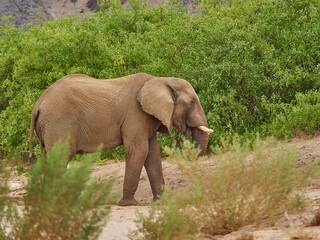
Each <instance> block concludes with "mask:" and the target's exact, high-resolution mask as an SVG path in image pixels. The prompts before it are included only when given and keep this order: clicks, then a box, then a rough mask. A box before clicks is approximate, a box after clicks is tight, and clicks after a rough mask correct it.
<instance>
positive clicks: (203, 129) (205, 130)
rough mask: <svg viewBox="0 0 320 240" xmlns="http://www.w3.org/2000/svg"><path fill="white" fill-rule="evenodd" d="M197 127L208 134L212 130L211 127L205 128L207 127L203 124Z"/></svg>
mask: <svg viewBox="0 0 320 240" xmlns="http://www.w3.org/2000/svg"><path fill="white" fill-rule="evenodd" d="M198 128H199V129H200V130H201V131H204V132H206V133H208V134H210V133H212V132H213V130H212V129H210V128H207V127H205V126H199V127H198Z"/></svg>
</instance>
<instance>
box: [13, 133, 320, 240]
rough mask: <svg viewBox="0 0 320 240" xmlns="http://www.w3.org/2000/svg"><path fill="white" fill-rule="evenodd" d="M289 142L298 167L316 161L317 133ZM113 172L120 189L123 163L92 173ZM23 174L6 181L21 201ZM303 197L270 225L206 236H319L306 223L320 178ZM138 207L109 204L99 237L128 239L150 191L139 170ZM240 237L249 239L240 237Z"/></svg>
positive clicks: (172, 175) (170, 181) (173, 177)
mask: <svg viewBox="0 0 320 240" xmlns="http://www.w3.org/2000/svg"><path fill="white" fill-rule="evenodd" d="M289 145H291V146H295V147H296V148H297V150H298V158H297V162H298V164H299V165H300V166H303V165H306V164H307V163H308V162H310V161H311V160H312V159H314V158H316V159H317V160H318V161H319V160H320V136H315V137H314V138H313V139H310V138H308V137H305V136H300V137H296V138H294V139H292V140H291V141H290V142H289ZM211 161H212V160H211V159H207V160H205V161H203V164H205V165H211V164H212V162H211ZM163 172H164V176H165V182H166V185H167V186H169V187H170V188H171V189H178V188H187V187H188V186H189V184H190V183H189V182H188V179H187V178H186V177H184V176H183V175H182V174H181V173H180V171H179V170H178V169H177V167H176V166H175V165H173V164H170V163H168V162H166V161H164V162H163ZM115 174H116V175H117V181H116V184H115V189H118V190H121V188H122V184H123V179H124V162H118V163H110V164H107V165H102V166H97V167H96V168H95V169H94V172H93V175H94V177H96V178H97V179H99V178H100V179H102V178H108V177H110V176H113V175H115ZM25 181H26V178H25V177H21V176H19V177H18V176H14V177H12V179H11V181H10V184H9V185H10V187H11V190H12V191H11V195H12V196H13V197H14V199H16V201H17V203H18V204H21V198H22V196H23V194H24V189H23V182H25ZM306 196H307V197H308V198H309V199H310V204H309V206H308V207H307V208H306V209H304V210H303V211H298V212H287V213H284V214H281V215H279V216H278V220H277V222H276V224H275V225H274V226H273V227H269V226H267V225H265V224H264V223H257V224H253V225H250V226H245V227H243V228H241V229H240V230H238V231H236V232H233V233H231V234H228V235H226V236H214V238H211V237H210V238H208V239H227V240H232V239H239V237H240V236H246V235H245V234H249V235H251V236H252V237H253V239H258V240H269V239H270V240H271V239H279V240H282V239H283V240H293V239H303V240H307V239H319V240H320V227H310V226H309V225H310V222H311V220H312V219H313V216H314V214H315V212H316V210H317V209H319V208H320V180H317V179H313V180H312V184H311V186H310V187H308V189H307V191H306ZM135 197H136V199H137V200H138V201H139V203H140V204H141V206H130V207H120V206H113V207H112V212H111V214H110V216H109V219H108V222H107V224H106V226H105V227H104V228H103V230H102V232H101V235H100V237H99V240H113V239H114V240H124V239H128V237H127V234H128V233H129V232H130V231H131V230H134V229H136V226H135V222H134V220H135V218H136V212H137V211H139V212H141V213H143V214H148V209H149V206H148V205H149V203H150V202H151V201H152V193H151V188H150V185H149V181H148V178H147V175H146V172H145V171H144V170H143V172H142V174H141V177H140V182H139V186H138V190H137V192H136V195H135ZM241 239H249V238H248V237H246V238H241Z"/></svg>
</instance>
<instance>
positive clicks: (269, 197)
mask: <svg viewBox="0 0 320 240" xmlns="http://www.w3.org/2000/svg"><path fill="white" fill-rule="evenodd" d="M182 151H187V152H189V151H190V149H187V150H182ZM213 158H214V164H215V166H214V167H211V168H208V166H207V167H205V166H204V164H202V163H200V162H199V161H197V160H196V159H194V161H191V162H190V161H185V160H181V159H179V160H175V159H171V160H172V161H174V162H177V163H178V166H179V168H181V170H182V172H183V173H184V174H185V175H187V176H188V177H189V178H190V179H191V180H192V183H193V184H192V188H191V189H188V190H179V191H177V190H170V189H165V192H164V195H163V197H162V198H161V199H160V200H159V201H157V202H155V203H154V204H153V205H152V209H151V211H150V214H149V215H148V216H142V215H140V216H139V218H138V220H137V223H138V230H136V231H135V232H133V233H132V234H131V236H130V237H131V238H132V239H173V238H177V239H186V238H190V239H192V238H197V236H198V234H202V233H204V234H209V235H215V234H226V233H229V232H231V231H234V230H237V229H238V228H240V227H241V226H244V225H247V224H250V223H253V222H254V221H256V220H258V219H264V218H269V219H270V221H271V220H274V219H275V218H276V215H277V214H278V213H281V212H283V211H287V210H290V209H297V208H301V207H303V204H304V198H303V195H302V193H298V191H299V192H301V190H302V189H303V188H304V187H305V186H306V185H307V184H308V180H307V178H308V177H310V176H312V175H313V174H314V173H315V170H316V164H311V165H310V166H307V167H306V168H305V169H303V170H301V169H299V170H298V169H297V168H296V167H297V166H296V161H295V160H296V153H295V150H294V149H290V148H288V147H286V146H276V145H275V142H274V141H273V140H267V141H261V140H259V139H258V140H256V142H255V143H254V144H253V146H252V148H251V147H249V144H245V145H243V146H241V145H240V144H239V143H238V142H236V141H235V142H234V143H233V145H232V146H230V147H229V150H228V151H227V152H222V151H221V153H219V154H217V155H216V156H214V157H213ZM192 236H193V237H192Z"/></svg>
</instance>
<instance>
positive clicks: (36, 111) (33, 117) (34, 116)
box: [29, 106, 39, 163]
mask: <svg viewBox="0 0 320 240" xmlns="http://www.w3.org/2000/svg"><path fill="white" fill-rule="evenodd" d="M38 115H39V109H38V107H37V106H35V107H34V108H33V111H32V115H31V123H30V137H29V162H30V163H33V158H34V155H33V149H32V140H33V133H34V128H35V124H36V121H37V118H38Z"/></svg>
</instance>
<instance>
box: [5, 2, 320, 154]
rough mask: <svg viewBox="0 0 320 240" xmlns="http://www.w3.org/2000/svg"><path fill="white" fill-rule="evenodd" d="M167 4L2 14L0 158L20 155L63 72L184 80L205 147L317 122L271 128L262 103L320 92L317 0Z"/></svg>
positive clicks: (278, 103)
mask: <svg viewBox="0 0 320 240" xmlns="http://www.w3.org/2000/svg"><path fill="white" fill-rule="evenodd" d="M174 2H175V1H173V2H171V3H170V2H169V3H167V4H163V5H161V6H154V7H152V8H147V6H146V4H145V2H144V1H142V0H132V1H130V3H129V8H128V10H124V9H123V8H122V7H121V5H120V3H119V1H117V0H110V1H108V4H109V6H110V7H109V8H108V9H105V8H104V7H101V8H100V9H102V10H101V11H100V12H97V13H96V14H95V16H94V17H86V16H81V17H76V16H74V15H70V16H69V17H64V18H60V19H57V20H55V21H47V22H43V23H41V24H39V25H35V24H29V26H28V28H26V29H22V28H18V29H16V28H14V27H13V26H10V24H8V23H7V22H8V21H9V18H7V17H6V18H3V21H2V23H1V24H0V35H1V38H0V111H1V112H0V154H1V155H2V156H3V157H6V158H9V157H10V156H17V155H25V154H26V149H27V143H28V132H29V124H30V116H31V111H32V107H33V105H34V103H35V101H36V100H37V99H38V97H39V96H40V95H41V93H42V92H43V91H44V90H45V89H46V88H47V87H48V86H50V85H51V84H52V83H53V82H55V81H56V80H57V79H59V78H61V77H62V76H64V75H67V74H72V73H83V74H88V75H90V76H92V77H97V78H113V77H119V76H124V75H128V74H132V73H136V72H147V73H149V74H152V75H154V76H175V77H180V78H183V79H186V80H188V81H189V82H190V83H191V84H192V85H193V86H194V88H195V90H196V92H197V93H198V95H199V97H200V99H201V103H202V106H203V108H204V110H205V113H206V115H207V118H208V123H209V125H210V127H211V128H213V129H214V130H215V134H213V135H211V136H210V139H209V145H210V146H215V145H217V144H218V143H219V141H220V139H221V138H225V139H227V138H232V137H233V136H234V135H235V134H236V133H237V134H238V135H241V136H243V138H244V139H246V138H251V139H252V138H254V136H255V135H256V134H257V133H260V135H261V136H266V135H269V134H276V135H279V136H283V135H290V134H292V133H294V132H295V131H300V130H304V129H307V131H308V132H312V131H314V130H317V129H318V125H319V124H320V122H319V120H318V118H315V119H313V120H314V121H313V123H312V125H310V126H306V125H305V123H301V125H303V127H302V128H299V129H297V128H289V130H287V129H285V128H279V127H277V125H279V124H278V122H277V120H276V122H275V123H274V122H273V120H274V119H279V118H280V119H282V118H283V111H282V112H281V111H280V112H279V115H277V114H276V112H274V111H272V114H270V109H269V108H268V106H269V107H270V106H272V108H273V109H277V108H283V107H285V106H286V104H289V105H290V106H292V108H291V109H294V108H295V106H296V105H297V103H298V102H297V99H296V97H297V94H298V93H299V94H302V95H303V94H308V93H309V92H312V91H317V89H319V86H320V85H319V80H318V79H319V70H320V69H319V68H320V64H319V63H320V56H319V54H318V52H319V45H320V39H319V37H318V35H319V34H318V33H319V31H320V25H319V16H320V12H319V11H320V2H319V1H317V0H299V1H290V0H284V1H277V0H248V1H246V4H243V1H241V0H229V1H224V2H223V3H222V2H221V1H218V0H214V1H197V4H195V10H194V11H193V12H188V11H185V10H184V9H183V8H182V6H181V5H179V4H178V5H177V4H174ZM104 3H105V1H101V4H104ZM301 101H302V102H303V101H304V99H301ZM302 102H300V103H299V104H302ZM309 105H310V104H309V103H308V102H305V103H304V108H308V106H309ZM296 120H297V121H300V120H299V119H296ZM281 121H282V120H281ZM302 121H304V122H305V119H304V118H303V117H302ZM286 124H289V125H290V122H289V123H286ZM299 124H300V123H299ZM35 138H36V137H35ZM174 139H175V137H174V136H173V133H171V134H169V138H166V137H162V136H161V137H160V144H161V145H164V144H165V143H168V142H169V145H170V144H171V143H172V141H173V140H174ZM35 141H36V140H35ZM36 152H39V149H37V150H36ZM116 152H117V151H116ZM109 153H110V152H104V153H103V155H104V156H107V155H108V154H109Z"/></svg>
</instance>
